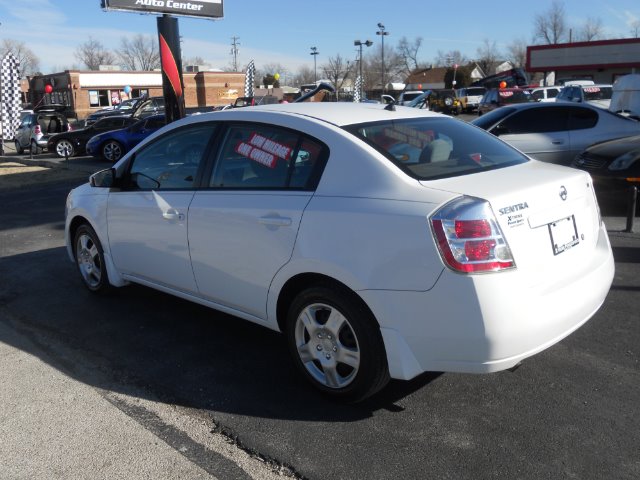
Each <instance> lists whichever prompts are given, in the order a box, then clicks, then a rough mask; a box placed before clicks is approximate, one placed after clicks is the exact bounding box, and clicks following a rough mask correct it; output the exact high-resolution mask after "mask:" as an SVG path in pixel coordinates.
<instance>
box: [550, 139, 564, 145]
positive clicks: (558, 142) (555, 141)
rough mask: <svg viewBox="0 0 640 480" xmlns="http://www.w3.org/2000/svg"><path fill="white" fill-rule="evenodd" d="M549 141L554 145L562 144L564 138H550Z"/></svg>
mask: <svg viewBox="0 0 640 480" xmlns="http://www.w3.org/2000/svg"><path fill="white" fill-rule="evenodd" d="M551 143H553V144H554V145H563V144H564V140H560V139H558V140H551Z"/></svg>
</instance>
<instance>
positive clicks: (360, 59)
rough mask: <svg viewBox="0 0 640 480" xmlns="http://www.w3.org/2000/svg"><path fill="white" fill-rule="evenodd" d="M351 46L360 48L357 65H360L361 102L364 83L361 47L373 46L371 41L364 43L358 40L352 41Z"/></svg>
mask: <svg viewBox="0 0 640 480" xmlns="http://www.w3.org/2000/svg"><path fill="white" fill-rule="evenodd" d="M353 44H354V45H355V46H356V47H360V56H359V63H360V99H361V100H362V97H363V93H364V92H363V90H364V89H363V86H364V81H363V79H362V46H363V45H366V46H367V47H370V46H371V45H373V42H372V41H371V40H367V41H365V42H362V41H360V40H354V41H353Z"/></svg>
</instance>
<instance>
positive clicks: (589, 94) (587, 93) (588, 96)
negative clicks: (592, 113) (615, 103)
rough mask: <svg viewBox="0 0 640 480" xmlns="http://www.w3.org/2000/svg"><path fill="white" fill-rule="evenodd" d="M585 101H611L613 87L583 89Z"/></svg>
mask: <svg viewBox="0 0 640 480" xmlns="http://www.w3.org/2000/svg"><path fill="white" fill-rule="evenodd" d="M582 91H583V92H584V99H585V100H587V101H589V100H611V94H612V93H613V88H612V87H582Z"/></svg>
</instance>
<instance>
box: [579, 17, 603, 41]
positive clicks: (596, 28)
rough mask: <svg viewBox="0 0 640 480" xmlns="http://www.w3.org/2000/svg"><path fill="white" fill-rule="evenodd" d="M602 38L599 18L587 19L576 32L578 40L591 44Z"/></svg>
mask: <svg viewBox="0 0 640 480" xmlns="http://www.w3.org/2000/svg"><path fill="white" fill-rule="evenodd" d="M602 38H604V29H603V27H602V20H600V18H594V17H589V18H587V21H586V22H585V23H584V25H583V26H582V28H581V29H580V30H579V32H578V40H579V41H582V42H592V41H594V40H600V39H602Z"/></svg>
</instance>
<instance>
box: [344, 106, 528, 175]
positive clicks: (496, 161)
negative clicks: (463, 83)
mask: <svg viewBox="0 0 640 480" xmlns="http://www.w3.org/2000/svg"><path fill="white" fill-rule="evenodd" d="M345 130H347V131H349V132H351V133H352V134H354V135H356V136H357V137H359V138H360V139H362V140H364V141H365V142H367V143H368V144H370V145H372V146H373V147H374V148H376V149H377V150H378V151H380V152H381V153H382V154H383V155H385V156H386V157H387V158H388V159H389V160H391V161H392V162H393V163H394V164H396V165H397V166H398V167H400V168H401V169H402V170H403V171H404V172H405V173H407V174H408V175H410V176H411V177H413V178H416V179H418V180H433V179H437V178H444V177H453V176H459V175H468V174H471V173H477V172H480V171H485V170H493V169H496V168H502V167H506V166H511V165H516V164H519V163H525V162H527V161H528V160H527V158H526V157H525V156H523V155H522V154H521V153H519V152H518V151H517V150H515V149H513V148H511V147H509V146H508V145H507V144H505V143H503V142H502V141H500V140H498V139H497V138H496V137H494V136H493V135H490V134H488V133H486V132H484V131H482V130H480V129H478V128H475V127H473V126H470V125H467V124H465V123H463V122H459V121H457V120H453V119H449V118H432V117H425V118H419V119H406V120H401V121H389V122H375V123H367V124H361V125H351V126H347V127H345Z"/></svg>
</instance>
